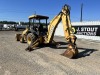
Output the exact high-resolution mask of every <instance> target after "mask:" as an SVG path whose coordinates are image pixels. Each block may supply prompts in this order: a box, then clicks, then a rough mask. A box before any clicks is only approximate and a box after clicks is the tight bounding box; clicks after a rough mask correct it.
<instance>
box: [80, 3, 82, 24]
mask: <svg viewBox="0 0 100 75" xmlns="http://www.w3.org/2000/svg"><path fill="white" fill-rule="evenodd" d="M82 21H83V3H82V4H81V18H80V22H82Z"/></svg>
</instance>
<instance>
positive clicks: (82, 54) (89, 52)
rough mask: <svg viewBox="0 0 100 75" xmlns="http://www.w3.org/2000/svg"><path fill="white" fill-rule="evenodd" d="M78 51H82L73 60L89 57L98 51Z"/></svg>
mask: <svg viewBox="0 0 100 75" xmlns="http://www.w3.org/2000/svg"><path fill="white" fill-rule="evenodd" d="M78 50H83V51H82V52H79V53H78V55H77V56H76V57H75V59H78V58H82V57H86V56H90V55H91V54H92V53H93V52H95V51H98V50H97V49H88V48H78Z"/></svg>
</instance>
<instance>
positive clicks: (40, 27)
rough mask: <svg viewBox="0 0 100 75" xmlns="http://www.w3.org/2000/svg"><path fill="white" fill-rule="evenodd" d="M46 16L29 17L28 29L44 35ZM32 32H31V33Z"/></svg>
mask: <svg viewBox="0 0 100 75" xmlns="http://www.w3.org/2000/svg"><path fill="white" fill-rule="evenodd" d="M48 19H49V17H48V16H42V15H31V16H29V28H30V30H33V31H35V32H39V33H41V32H42V33H46V32H47V28H48V27H47V25H48V23H47V20H48ZM31 32H32V31H31Z"/></svg>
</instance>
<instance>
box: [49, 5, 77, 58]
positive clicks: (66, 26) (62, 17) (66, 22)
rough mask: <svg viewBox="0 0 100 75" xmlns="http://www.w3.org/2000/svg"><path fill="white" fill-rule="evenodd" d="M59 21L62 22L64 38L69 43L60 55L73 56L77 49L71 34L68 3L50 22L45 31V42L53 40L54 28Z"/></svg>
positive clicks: (72, 31) (72, 30) (73, 36)
mask: <svg viewBox="0 0 100 75" xmlns="http://www.w3.org/2000/svg"><path fill="white" fill-rule="evenodd" d="M61 21H62V23H63V30H64V35H65V38H66V40H67V42H68V43H69V44H68V48H67V50H66V51H65V52H64V53H63V54H62V55H63V56H66V57H68V58H73V57H75V56H76V55H77V54H78V49H77V47H76V36H75V35H74V34H73V33H74V29H73V28H72V25H71V21H70V9H69V6H68V5H65V6H64V7H63V8H62V11H61V12H60V13H59V14H58V15H57V16H56V17H54V19H53V20H52V21H51V22H50V24H49V27H48V33H47V43H52V42H53V37H54V33H55V30H56V28H57V26H58V24H59V23H60V22H61Z"/></svg>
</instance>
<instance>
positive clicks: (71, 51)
mask: <svg viewBox="0 0 100 75" xmlns="http://www.w3.org/2000/svg"><path fill="white" fill-rule="evenodd" d="M77 54H78V49H77V47H76V46H74V45H73V44H69V45H68V48H67V50H66V51H65V52H64V53H63V54H61V55H63V56H65V57H68V58H70V59H72V58H74V57H76V56H77Z"/></svg>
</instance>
